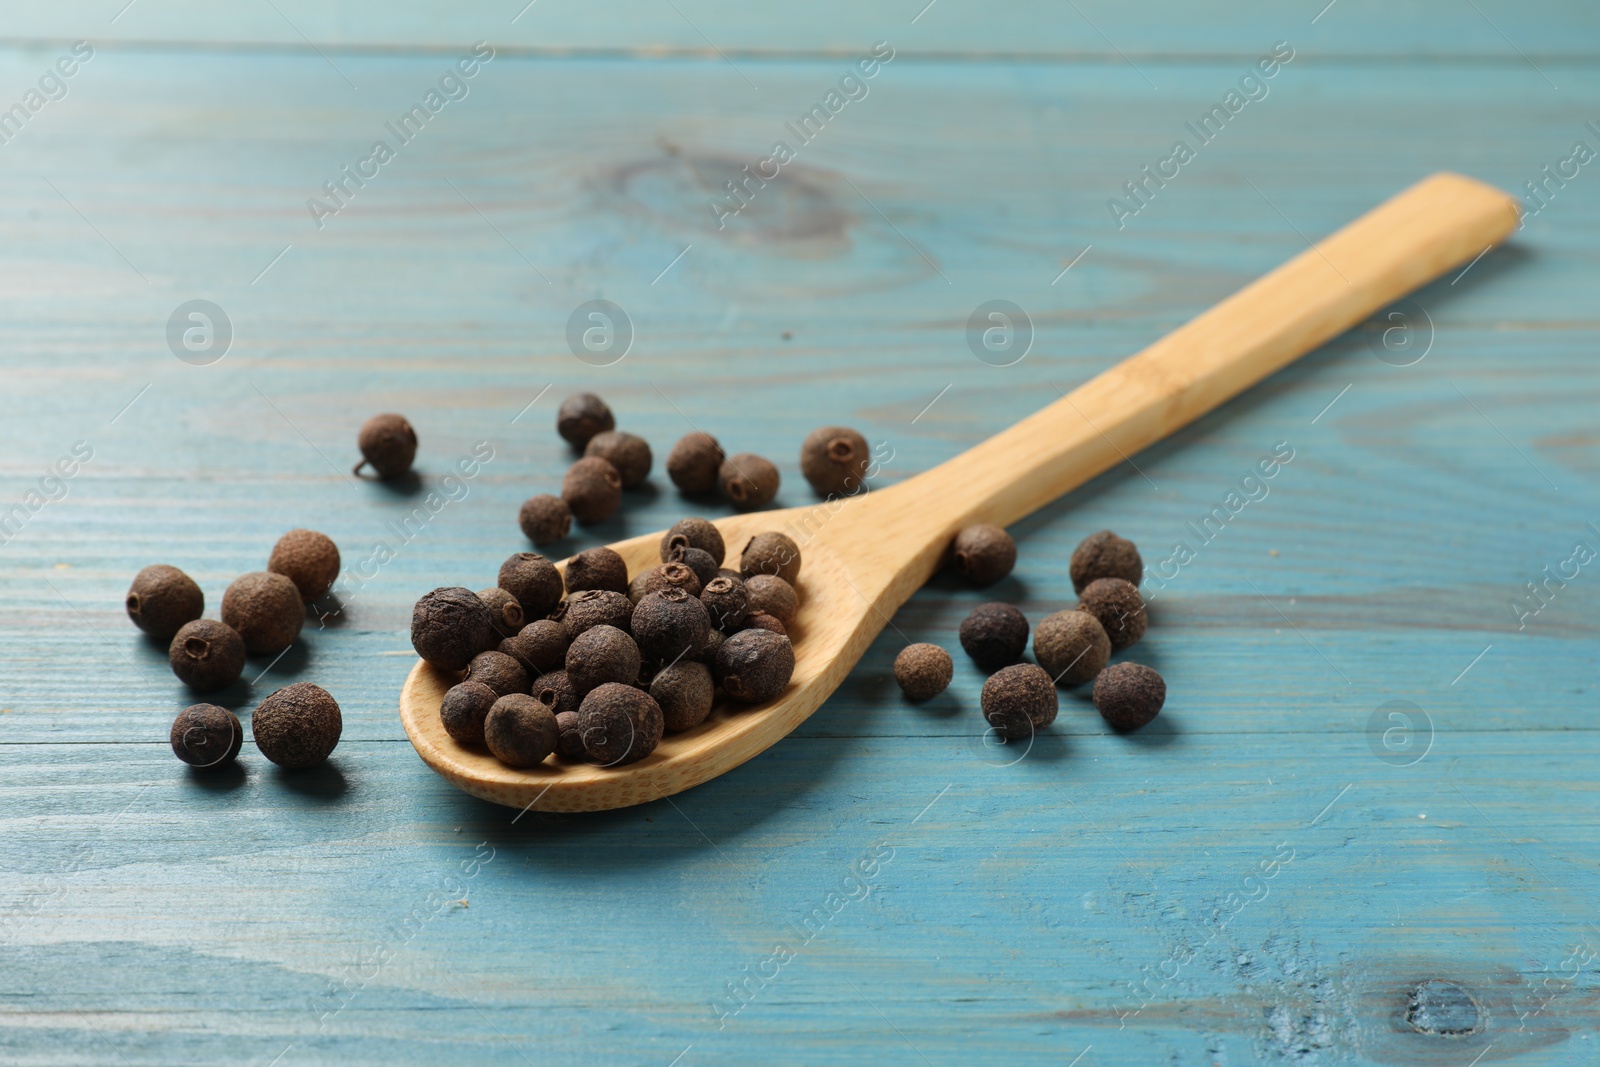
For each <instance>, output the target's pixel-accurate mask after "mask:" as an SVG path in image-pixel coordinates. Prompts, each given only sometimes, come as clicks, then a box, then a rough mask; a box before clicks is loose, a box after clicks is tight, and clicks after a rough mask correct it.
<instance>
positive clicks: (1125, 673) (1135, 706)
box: [1094, 663, 1167, 730]
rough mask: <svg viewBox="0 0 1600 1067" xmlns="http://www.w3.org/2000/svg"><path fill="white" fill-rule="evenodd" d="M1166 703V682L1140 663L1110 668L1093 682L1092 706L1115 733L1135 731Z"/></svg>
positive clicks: (1159, 711)
mask: <svg viewBox="0 0 1600 1067" xmlns="http://www.w3.org/2000/svg"><path fill="white" fill-rule="evenodd" d="M1166 702H1167V683H1166V681H1165V680H1164V679H1163V678H1162V677H1161V675H1159V674H1157V673H1156V672H1155V671H1154V670H1152V669H1151V668H1149V667H1146V666H1145V665H1144V664H1142V663H1116V664H1113V665H1111V666H1110V667H1107V668H1106V669H1105V670H1103V671H1101V672H1100V676H1099V677H1098V678H1096V679H1095V680H1094V706H1095V708H1096V709H1097V710H1098V711H1099V712H1100V717H1101V718H1103V719H1105V721H1106V722H1108V723H1110V724H1111V727H1112V729H1115V730H1137V729H1138V728H1139V727H1141V726H1144V725H1146V724H1147V723H1149V722H1150V720H1151V719H1154V718H1155V717H1156V716H1157V715H1159V714H1161V706H1162V705H1163V704H1165V703H1166Z"/></svg>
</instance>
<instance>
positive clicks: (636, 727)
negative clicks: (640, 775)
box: [578, 682, 666, 767]
mask: <svg viewBox="0 0 1600 1067" xmlns="http://www.w3.org/2000/svg"><path fill="white" fill-rule="evenodd" d="M665 725H666V723H665V720H664V719H663V718H662V715H661V706H660V705H659V704H657V703H656V702H655V700H654V699H653V698H652V697H651V696H650V694H649V693H643V692H640V691H639V690H637V689H635V688H634V687H633V686H631V685H621V684H618V683H614V682H612V683H607V684H605V685H601V686H597V687H596V688H595V689H594V690H593V691H591V692H590V693H589V694H588V695H587V696H585V697H584V698H583V704H582V705H581V706H580V707H579V708H578V729H579V730H580V731H581V732H582V734H583V747H584V751H586V752H587V753H588V754H589V758H590V759H592V760H594V761H595V762H596V763H599V764H602V765H604V766H607V767H616V766H620V765H622V764H624V763H636V762H638V761H639V760H642V759H644V758H645V757H646V756H648V755H650V753H652V752H654V751H655V750H656V746H657V745H659V744H660V743H661V732H662V730H663V729H664V728H665Z"/></svg>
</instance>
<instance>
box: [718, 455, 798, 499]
mask: <svg viewBox="0 0 1600 1067" xmlns="http://www.w3.org/2000/svg"><path fill="white" fill-rule="evenodd" d="M781 481H782V479H781V478H780V477H779V476H778V468H777V467H774V466H773V465H772V461H771V460H767V459H763V458H762V457H760V456H758V455H756V454H755V453H753V452H740V453H738V454H737V455H733V456H729V457H728V458H727V459H725V460H723V461H722V466H721V467H720V468H718V469H717V489H718V490H719V491H720V492H721V493H722V495H723V496H725V497H727V498H728V499H729V500H730V501H732V502H733V506H734V507H735V508H737V509H739V510H740V511H754V510H756V509H757V508H764V507H766V506H767V505H768V504H770V503H772V498H773V497H775V496H777V495H778V484H779V482H781Z"/></svg>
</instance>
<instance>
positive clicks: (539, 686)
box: [528, 670, 583, 715]
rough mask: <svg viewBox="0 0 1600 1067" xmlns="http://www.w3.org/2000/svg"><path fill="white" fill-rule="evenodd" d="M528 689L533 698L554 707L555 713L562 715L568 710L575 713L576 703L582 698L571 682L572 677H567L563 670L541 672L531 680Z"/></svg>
mask: <svg viewBox="0 0 1600 1067" xmlns="http://www.w3.org/2000/svg"><path fill="white" fill-rule="evenodd" d="M528 691H529V692H530V693H531V694H532V695H533V696H534V698H535V699H537V700H539V701H541V702H543V703H545V704H549V705H550V706H551V707H552V708H554V709H555V712H556V714H557V715H562V714H565V713H567V712H569V711H570V712H573V713H576V712H577V710H578V705H579V704H580V703H581V702H582V700H583V698H582V697H581V696H580V695H579V694H578V689H577V687H576V686H574V685H573V684H572V679H571V678H568V677H567V672H566V671H564V670H560V671H551V672H550V673H549V674H541V675H540V676H539V677H537V678H535V679H534V680H533V685H532V686H531V687H530V688H529V690H528Z"/></svg>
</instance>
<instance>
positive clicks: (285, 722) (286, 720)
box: [250, 682, 344, 771]
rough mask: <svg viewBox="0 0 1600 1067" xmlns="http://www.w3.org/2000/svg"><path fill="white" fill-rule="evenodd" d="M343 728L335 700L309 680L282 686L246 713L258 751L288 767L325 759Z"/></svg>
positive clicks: (302, 768)
mask: <svg viewBox="0 0 1600 1067" xmlns="http://www.w3.org/2000/svg"><path fill="white" fill-rule="evenodd" d="M343 730H344V720H343V718H341V716H340V715H339V704H338V702H337V701H335V700H334V699H333V697H332V696H331V695H330V694H329V693H328V691H327V690H326V689H324V688H322V687H321V686H320V685H312V684H311V683H310V682H296V683H294V684H293V685H286V686H284V687H283V688H282V689H280V690H278V691H277V692H276V693H273V694H272V695H271V696H269V697H267V699H265V700H263V701H262V702H261V703H260V704H259V705H257V707H256V710H255V711H254V712H253V713H251V715H250V733H251V734H252V735H253V736H254V737H255V741H256V747H257V748H259V749H260V750H261V754H262V755H263V756H265V757H267V759H269V760H271V761H272V762H273V763H276V764H277V765H278V766H280V767H284V768H287V769H289V770H292V771H297V770H304V769H306V768H307V767H315V766H316V765H317V764H319V763H321V762H322V761H323V760H325V759H327V758H328V754H329V753H330V752H332V751H333V749H334V746H335V745H337V744H338V743H339V734H340V733H341V732H342V731H343Z"/></svg>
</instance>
